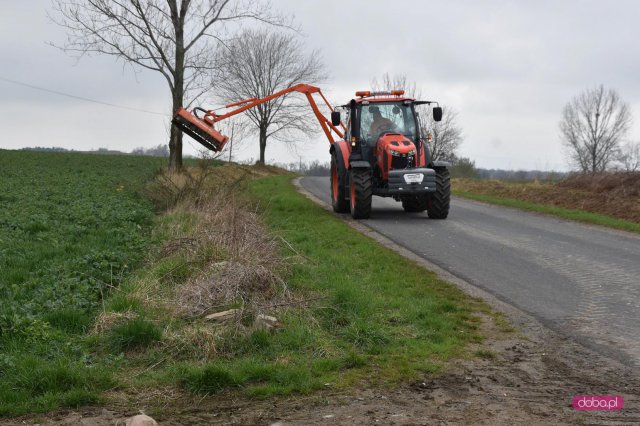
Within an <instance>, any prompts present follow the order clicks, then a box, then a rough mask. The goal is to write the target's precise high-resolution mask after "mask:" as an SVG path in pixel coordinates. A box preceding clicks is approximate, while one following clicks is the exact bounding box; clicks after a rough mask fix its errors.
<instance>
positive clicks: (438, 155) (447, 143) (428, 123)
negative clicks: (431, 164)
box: [421, 105, 462, 162]
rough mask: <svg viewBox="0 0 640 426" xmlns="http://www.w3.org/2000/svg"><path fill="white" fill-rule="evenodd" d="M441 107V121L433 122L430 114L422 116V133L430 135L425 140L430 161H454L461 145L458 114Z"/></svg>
mask: <svg viewBox="0 0 640 426" xmlns="http://www.w3.org/2000/svg"><path fill="white" fill-rule="evenodd" d="M441 106H442V120H441V121H434V120H433V116H432V115H431V114H423V115H422V117H421V121H422V123H421V126H422V127H423V131H426V132H428V133H430V134H431V138H427V146H428V147H429V152H430V153H431V159H432V160H434V161H435V160H445V161H451V162H453V161H455V159H456V151H457V149H458V147H459V146H460V144H461V143H462V129H461V128H460V126H459V125H458V122H457V120H458V113H457V112H456V111H454V110H453V109H451V108H449V107H446V106H444V105H441Z"/></svg>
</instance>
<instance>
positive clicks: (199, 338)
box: [131, 165, 293, 358]
mask: <svg viewBox="0 0 640 426" xmlns="http://www.w3.org/2000/svg"><path fill="white" fill-rule="evenodd" d="M278 173H282V171H280V170H279V169H275V168H271V167H246V166H237V165H225V166H221V167H214V168H210V167H197V168H194V169H189V170H186V171H185V172H183V173H164V174H158V175H157V176H156V178H155V179H154V180H153V182H151V183H150V184H149V185H148V186H147V189H146V192H147V196H148V197H149V198H151V199H152V200H154V201H155V203H156V205H157V206H158V207H159V208H166V213H165V217H167V218H171V217H177V218H180V219H179V220H175V221H171V220H169V221H167V225H166V226H165V229H164V232H165V233H166V235H165V237H166V238H164V240H165V241H166V243H165V244H164V245H163V246H162V247H161V248H160V249H159V250H158V252H157V253H156V254H155V257H156V258H157V259H177V261H176V262H175V264H174V265H173V267H172V268H170V269H169V270H168V271H166V272H165V273H164V274H163V275H162V276H159V277H158V276H151V277H145V278H144V279H143V280H141V281H140V282H139V283H137V284H136V289H135V290H134V291H133V292H132V293H131V296H133V297H135V298H136V299H138V300H142V301H143V302H144V303H145V305H148V306H154V307H161V308H163V310H164V311H166V312H170V313H171V314H172V315H176V316H179V317H183V318H187V319H189V318H197V317H201V316H203V315H206V314H208V313H211V312H217V311H221V310H225V309H228V308H230V307H236V308H238V307H239V308H241V309H242V311H243V314H242V315H239V316H238V318H237V319H236V320H235V321H231V322H230V324H229V323H228V324H227V328H229V327H235V328H236V329H242V328H244V327H243V326H242V324H241V321H242V320H243V319H247V318H252V317H255V315H257V314H258V313H271V314H275V313H276V312H274V311H276V310H277V309H276V308H277V307H280V306H282V307H284V306H286V305H288V304H289V301H290V293H289V291H288V289H287V285H286V282H285V280H284V279H283V278H282V277H284V276H285V275H286V273H287V271H288V268H289V265H290V263H291V262H292V260H293V258H283V257H282V256H280V255H279V251H280V250H279V249H280V241H279V239H277V238H276V237H274V236H273V235H271V234H270V233H269V232H268V231H267V230H266V228H265V227H264V226H263V224H262V223H261V221H260V218H259V216H258V214H257V213H256V212H255V211H254V210H252V209H251V208H250V206H249V204H248V203H247V202H246V201H245V200H244V199H243V198H241V197H240V196H238V194H239V193H241V192H242V191H238V189H239V188H241V187H243V186H244V185H245V184H246V183H247V182H248V181H249V180H251V179H253V178H256V177H262V176H266V175H273V174H278ZM162 288H165V289H166V288H169V289H170V291H163V290H162ZM194 327H195V328H194ZM179 334H180V335H175V333H174V335H169V336H167V337H168V340H169V341H171V342H172V343H171V345H176V347H178V348H182V349H179V351H180V352H182V351H183V349H184V348H186V347H195V346H198V347H201V348H204V349H199V350H198V351H199V352H200V355H204V356H205V357H207V358H208V357H210V356H213V354H215V353H216V348H215V344H214V342H215V333H213V332H211V331H210V330H206V329H202V328H198V327H196V326H195V325H193V324H192V325H190V326H188V327H186V328H185V329H184V330H182V331H180V333H179ZM187 351H188V350H187Z"/></svg>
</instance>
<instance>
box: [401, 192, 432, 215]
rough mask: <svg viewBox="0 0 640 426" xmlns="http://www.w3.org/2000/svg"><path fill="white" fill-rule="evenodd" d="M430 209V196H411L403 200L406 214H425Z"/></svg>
mask: <svg viewBox="0 0 640 426" xmlns="http://www.w3.org/2000/svg"><path fill="white" fill-rule="evenodd" d="M427 207H429V195H427V194H424V195H410V196H406V197H404V198H402V208H403V209H404V211H405V212H408V213H416V212H423V211H425V210H426V209H427Z"/></svg>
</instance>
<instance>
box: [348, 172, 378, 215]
mask: <svg viewBox="0 0 640 426" xmlns="http://www.w3.org/2000/svg"><path fill="white" fill-rule="evenodd" d="M350 176H351V182H350V189H351V191H350V192H351V193H350V200H349V205H350V207H351V217H353V218H354V219H368V218H369V216H371V196H372V195H373V188H372V185H373V180H372V178H371V169H365V168H357V169H351V175H350Z"/></svg>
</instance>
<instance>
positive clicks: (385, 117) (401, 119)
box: [360, 103, 416, 144]
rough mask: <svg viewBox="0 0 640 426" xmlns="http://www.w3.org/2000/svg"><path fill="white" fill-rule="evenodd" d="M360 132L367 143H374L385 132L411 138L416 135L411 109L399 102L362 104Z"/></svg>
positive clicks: (409, 106)
mask: <svg viewBox="0 0 640 426" xmlns="http://www.w3.org/2000/svg"><path fill="white" fill-rule="evenodd" d="M360 132H361V135H362V137H363V138H364V139H365V140H366V141H367V143H368V144H375V143H376V142H377V140H378V138H379V137H380V135H382V134H383V133H387V132H394V133H402V134H403V135H405V136H406V137H408V138H409V139H412V140H413V139H415V137H416V120H415V116H414V115H413V109H412V108H411V105H404V104H401V103H373V104H370V105H362V112H361V118H360Z"/></svg>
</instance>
